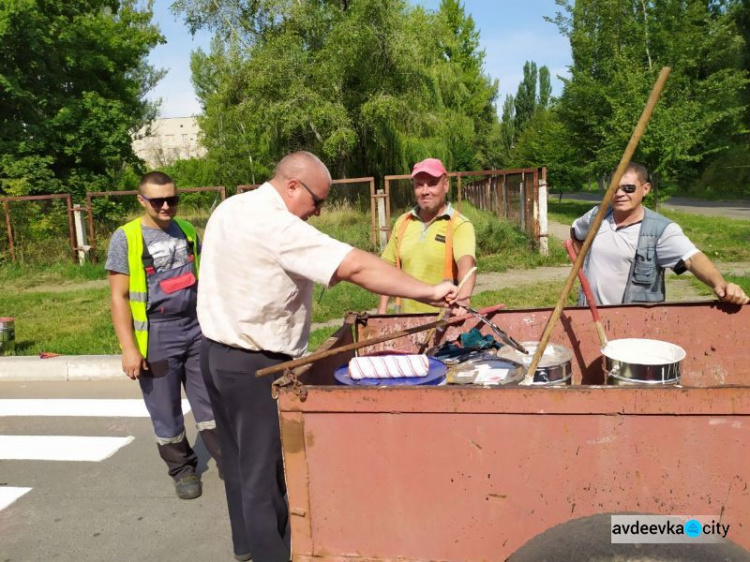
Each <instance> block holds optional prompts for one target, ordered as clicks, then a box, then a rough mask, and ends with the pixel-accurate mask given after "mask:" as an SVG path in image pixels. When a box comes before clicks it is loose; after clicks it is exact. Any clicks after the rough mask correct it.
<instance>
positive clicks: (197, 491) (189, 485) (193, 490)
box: [174, 474, 202, 500]
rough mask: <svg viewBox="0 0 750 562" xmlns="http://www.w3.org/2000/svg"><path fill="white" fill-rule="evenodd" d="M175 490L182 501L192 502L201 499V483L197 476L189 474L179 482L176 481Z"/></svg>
mask: <svg viewBox="0 0 750 562" xmlns="http://www.w3.org/2000/svg"><path fill="white" fill-rule="evenodd" d="M174 490H175V492H177V497H178V498H180V499H181V500H192V499H195V498H197V497H200V495H201V493H202V490H201V481H200V480H198V477H197V476H196V475H195V474H188V475H187V476H183V477H182V478H180V479H179V480H175V483H174Z"/></svg>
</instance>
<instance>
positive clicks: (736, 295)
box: [714, 283, 750, 304]
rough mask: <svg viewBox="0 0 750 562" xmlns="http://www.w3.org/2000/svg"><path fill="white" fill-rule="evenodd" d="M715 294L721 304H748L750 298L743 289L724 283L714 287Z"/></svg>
mask: <svg viewBox="0 0 750 562" xmlns="http://www.w3.org/2000/svg"><path fill="white" fill-rule="evenodd" d="M714 293H715V294H716V296H717V297H719V300H720V301H721V302H728V303H731V304H747V303H748V301H750V298H748V296H747V295H746V294H745V291H743V290H742V287H740V286H739V285H735V284H734V283H724V284H723V285H719V286H717V287H714Z"/></svg>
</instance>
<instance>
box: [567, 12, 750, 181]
mask: <svg viewBox="0 0 750 562" xmlns="http://www.w3.org/2000/svg"><path fill="white" fill-rule="evenodd" d="M557 3H558V5H559V6H560V7H561V8H562V12H560V13H558V15H557V18H556V20H555V21H556V23H557V24H558V26H559V28H560V30H561V32H562V33H563V34H565V35H566V36H567V37H568V38H569V39H570V43H571V47H572V50H573V66H572V67H571V75H572V76H571V78H570V80H569V81H568V82H566V84H565V89H564V91H563V94H562V96H561V99H560V102H559V109H558V110H559V117H560V119H561V121H562V123H563V125H564V132H565V136H566V138H567V145H568V146H571V147H575V155H574V159H573V162H574V163H575V164H577V165H578V166H580V167H581V168H582V169H583V170H585V173H586V175H587V176H588V177H590V178H596V177H599V176H600V175H602V174H607V173H609V172H610V171H611V170H612V169H614V168H615V166H616V165H617V163H618V162H619V159H620V157H621V154H622V151H623V149H624V147H625V146H626V145H627V142H628V140H629V138H630V135H631V133H632V131H633V129H634V127H635V123H636V122H637V120H638V118H639V116H640V114H641V112H642V109H643V106H644V104H645V101H646V99H647V97H648V94H649V92H650V90H651V88H652V85H653V84H654V82H655V81H656V76H657V74H658V72H659V70H660V68H661V67H662V66H670V67H672V69H673V70H672V74H671V76H670V78H669V80H668V82H667V84H666V87H665V90H664V92H663V94H662V97H661V99H660V101H659V104H658V106H657V107H656V110H655V112H654V114H653V118H652V120H651V122H650V124H649V127H648V130H647V131H646V134H645V136H644V137H643V140H642V141H641V143H640V146H639V151H638V154H637V155H636V160H639V161H642V162H644V163H645V164H646V165H647V166H648V167H649V168H650V169H651V171H652V172H657V173H659V174H660V176H661V178H662V180H663V183H664V185H669V184H675V183H677V182H680V183H682V184H685V183H687V182H689V181H691V180H694V179H695V178H696V177H698V175H699V173H700V171H701V169H702V167H703V166H704V165H705V163H706V162H707V161H709V160H710V158H711V157H712V155H714V154H717V153H720V152H721V151H724V150H725V149H726V148H727V147H728V146H729V145H730V144H731V143H732V142H733V138H734V137H735V135H737V134H738V133H739V132H740V131H741V130H742V129H743V128H744V125H743V123H742V120H743V116H744V115H745V108H744V107H743V101H742V94H743V91H745V89H746V88H747V85H748V79H747V72H746V70H744V69H743V68H742V67H741V62H742V58H741V54H742V49H743V45H744V42H743V40H742V37H741V35H740V34H739V33H738V30H737V28H736V25H735V21H734V20H733V15H732V12H731V10H727V7H728V6H730V5H732V4H736V2H734V1H723V0H716V1H709V2H706V1H703V0H688V1H683V0H667V1H659V2H656V1H645V0H638V1H635V0H613V1H611V2H602V1H600V0H579V1H577V2H570V1H567V0H557Z"/></svg>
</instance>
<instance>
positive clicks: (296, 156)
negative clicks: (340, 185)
mask: <svg viewBox="0 0 750 562" xmlns="http://www.w3.org/2000/svg"><path fill="white" fill-rule="evenodd" d="M310 172H313V173H319V174H323V175H324V177H325V178H327V181H328V185H330V184H331V172H329V171H328V168H327V167H326V165H325V164H323V162H322V161H321V160H320V158H318V157H317V156H315V155H314V154H313V153H312V152H306V151H304V150H301V151H299V152H292V153H291V154H287V155H286V156H284V158H282V159H281V160H280V161H279V163H278V164H276V169H275V170H274V172H273V177H274V178H294V177H299V176H303V177H304V176H305V174H306V173H308V174H309V173H310Z"/></svg>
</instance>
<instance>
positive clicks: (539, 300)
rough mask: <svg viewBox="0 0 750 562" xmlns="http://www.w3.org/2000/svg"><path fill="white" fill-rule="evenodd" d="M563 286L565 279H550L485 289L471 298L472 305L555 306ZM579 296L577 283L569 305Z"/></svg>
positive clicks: (511, 306) (509, 306)
mask: <svg viewBox="0 0 750 562" xmlns="http://www.w3.org/2000/svg"><path fill="white" fill-rule="evenodd" d="M563 286H564V282H563V281H550V282H546V283H537V284H533V285H531V284H530V285H524V286H522V287H516V288H512V289H502V290H500V291H484V292H482V293H479V294H475V295H474V296H473V297H472V298H471V306H472V307H474V308H484V307H487V306H493V305H496V304H504V305H505V308H508V309H516V308H539V307H542V308H544V307H554V306H555V305H556V304H557V300H558V299H559V298H560V293H561V292H562V289H563ZM577 298H578V286H577V283H576V285H574V286H573V289H572V290H571V291H570V294H569V295H568V299H567V301H566V302H567V305H568V306H572V305H575V304H576V300H577Z"/></svg>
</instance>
